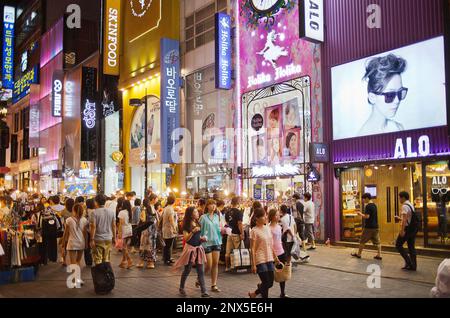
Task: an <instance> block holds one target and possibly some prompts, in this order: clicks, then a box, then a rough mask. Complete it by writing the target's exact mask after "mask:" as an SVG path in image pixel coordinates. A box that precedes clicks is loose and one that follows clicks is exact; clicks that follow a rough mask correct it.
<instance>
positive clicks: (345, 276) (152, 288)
mask: <svg viewBox="0 0 450 318" xmlns="http://www.w3.org/2000/svg"><path fill="white" fill-rule="evenodd" d="M351 251H352V249H349V248H345V247H318V249H317V250H316V251H312V252H310V255H311V260H310V262H309V263H307V264H301V265H298V266H296V267H294V269H293V273H292V279H291V280H290V281H289V282H288V283H287V293H288V295H289V296H291V297H295V298H338V297H351V298H358V297H366V298H374V297H388V298H417V297H429V293H430V289H431V288H432V287H433V285H434V280H435V277H436V271H437V267H438V266H439V264H440V263H441V261H442V259H436V258H429V257H419V258H418V264H419V268H418V271H417V272H404V271H402V270H401V269H400V268H401V267H402V266H403V263H402V260H401V258H400V256H399V255H397V254H392V253H387V254H384V255H383V261H381V262H380V261H375V260H373V256H375V254H374V253H373V252H371V251H367V252H365V253H364V254H363V259H361V260H359V259H356V258H352V257H350V254H351ZM134 258H135V259H137V256H134ZM113 260H114V271H115V274H116V288H115V289H114V291H113V292H112V293H111V294H110V295H108V296H105V297H106V298H141V297H145V298H178V297H179V296H178V293H177V292H178V284H179V280H180V276H181V274H180V273H179V272H173V271H171V269H170V268H169V267H167V266H164V265H162V264H161V263H160V262H158V264H157V268H156V269H154V270H145V269H143V270H141V269H137V268H133V269H131V270H125V269H121V268H119V267H118V264H119V262H120V256H119V255H118V254H117V252H114V255H113ZM371 264H378V265H380V269H381V288H380V289H369V288H368V287H367V279H368V277H369V275H370V274H371V273H367V267H368V266H369V265H371ZM67 277H68V274H67V273H66V272H65V268H63V267H62V266H60V265H57V264H51V265H48V266H46V267H41V269H40V272H39V277H38V280H37V281H35V282H32V283H20V284H13V285H6V286H0V297H6V298H12V297H14V298H22V297H33V298H47V297H62V298H74V297H75V298H86V297H88V298H92V297H98V296H97V295H96V294H95V293H94V291H93V284H92V278H91V275H90V269H89V268H83V269H82V277H83V279H84V281H85V282H86V285H85V286H84V287H82V288H81V289H73V290H72V289H68V288H67V287H66V278H67ZM258 281H259V280H258V277H257V276H256V275H252V274H246V273H244V274H229V273H224V272H223V268H222V267H221V271H220V274H219V284H218V285H219V288H220V289H221V290H222V292H221V293H218V294H215V293H211V296H213V297H216V298H219V297H220V298H246V297H247V293H248V291H250V290H253V289H254V288H255V286H256V284H257V283H258ZM194 282H195V272H194V271H193V272H192V274H191V276H190V277H189V279H188V282H187V288H186V291H187V294H188V297H199V296H200V292H199V290H198V289H196V288H195V286H194ZM206 282H207V285H209V282H210V280H209V277H208V276H207V277H206ZM279 293H280V290H279V287H278V284H276V283H275V284H274V287H273V288H272V289H271V291H270V296H271V297H278V296H279Z"/></svg>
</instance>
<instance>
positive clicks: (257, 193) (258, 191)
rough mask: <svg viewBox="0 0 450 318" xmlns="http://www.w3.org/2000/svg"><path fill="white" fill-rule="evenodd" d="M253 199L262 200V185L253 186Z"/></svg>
mask: <svg viewBox="0 0 450 318" xmlns="http://www.w3.org/2000/svg"><path fill="white" fill-rule="evenodd" d="M253 199H255V200H262V185H261V184H254V185H253Z"/></svg>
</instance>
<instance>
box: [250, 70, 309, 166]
mask: <svg viewBox="0 0 450 318" xmlns="http://www.w3.org/2000/svg"><path fill="white" fill-rule="evenodd" d="M273 88H274V89H272V87H270V88H267V89H261V90H256V91H253V92H250V93H248V94H245V95H244V96H243V105H244V109H247V116H246V117H247V127H248V129H249V134H248V156H249V158H248V159H249V164H250V165H251V166H271V167H274V166H277V165H286V164H299V163H303V162H304V161H308V160H309V151H308V150H309V148H308V147H309V146H308V145H309V143H310V141H311V112H310V89H309V88H310V81H309V77H307V76H306V77H303V78H299V79H296V80H292V81H289V82H286V83H282V84H278V85H275V86H274V87H273ZM274 92H275V93H274ZM260 96H262V97H260ZM256 124H257V125H256Z"/></svg>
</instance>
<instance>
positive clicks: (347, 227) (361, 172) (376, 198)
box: [341, 163, 424, 246]
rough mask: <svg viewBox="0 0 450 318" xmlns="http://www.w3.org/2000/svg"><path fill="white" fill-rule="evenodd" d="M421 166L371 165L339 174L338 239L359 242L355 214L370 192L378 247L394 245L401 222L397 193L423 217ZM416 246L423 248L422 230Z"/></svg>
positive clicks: (360, 223) (359, 220)
mask: <svg viewBox="0 0 450 318" xmlns="http://www.w3.org/2000/svg"><path fill="white" fill-rule="evenodd" d="M421 170H422V167H421V164H415V163H408V164H402V165H371V166H365V167H363V168H354V169H349V170H345V171H343V172H342V174H341V188H342V189H341V191H342V194H341V197H342V238H343V240H346V241H354V242H357V241H359V239H360V237H361V234H362V229H363V220H362V218H361V217H360V216H358V214H357V212H359V211H361V212H362V211H363V210H364V206H363V203H362V195H363V194H364V193H370V194H371V195H372V197H373V202H374V203H375V204H376V205H377V208H378V225H379V229H380V239H381V243H382V245H391V246H393V245H395V241H396V239H397V236H398V234H399V232H400V225H401V223H400V222H398V221H396V220H395V216H400V213H401V204H400V201H399V196H398V195H399V193H400V192H402V191H407V192H408V193H409V194H410V196H411V202H413V203H414V205H415V207H416V211H417V212H418V213H420V214H421V215H422V214H423V200H422V190H421V184H422V178H421ZM417 245H418V246H423V245H424V241H423V231H422V230H421V232H420V233H419V235H418V238H417Z"/></svg>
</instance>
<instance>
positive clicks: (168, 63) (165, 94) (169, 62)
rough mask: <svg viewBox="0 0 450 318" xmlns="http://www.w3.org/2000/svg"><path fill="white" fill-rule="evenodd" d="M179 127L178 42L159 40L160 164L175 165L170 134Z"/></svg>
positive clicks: (174, 142)
mask: <svg viewBox="0 0 450 318" xmlns="http://www.w3.org/2000/svg"><path fill="white" fill-rule="evenodd" d="M179 127H180V42H179V41H177V40H172V39H168V38H163V39H161V162H162V163H166V164H173V163H175V162H174V160H173V158H175V157H176V156H174V157H172V149H174V146H175V144H176V143H177V140H174V139H173V138H172V132H173V131H174V130H175V129H177V128H179Z"/></svg>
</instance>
